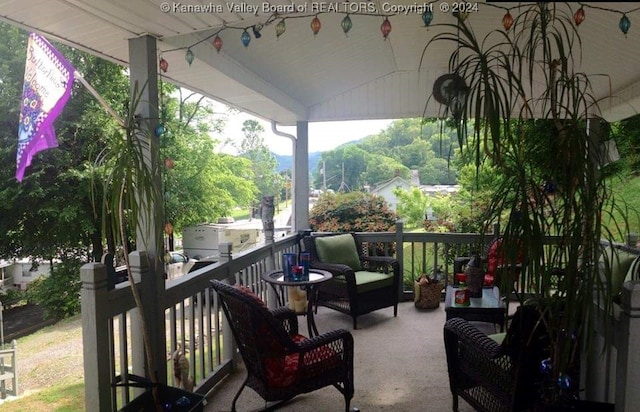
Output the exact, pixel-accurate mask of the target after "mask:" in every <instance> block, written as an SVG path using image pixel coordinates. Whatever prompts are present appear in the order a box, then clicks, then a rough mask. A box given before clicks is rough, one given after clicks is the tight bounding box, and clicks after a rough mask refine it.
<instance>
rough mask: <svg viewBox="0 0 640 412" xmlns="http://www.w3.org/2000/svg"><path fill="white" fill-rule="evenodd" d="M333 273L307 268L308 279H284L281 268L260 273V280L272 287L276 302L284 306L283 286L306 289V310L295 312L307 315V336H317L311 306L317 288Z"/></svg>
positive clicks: (313, 302) (314, 299) (316, 293)
mask: <svg viewBox="0 0 640 412" xmlns="http://www.w3.org/2000/svg"><path fill="white" fill-rule="evenodd" d="M332 277H333V275H332V274H331V272H327V271H326V270H319V269H310V270H309V279H304V280H289V279H285V277H284V274H283V272H282V270H273V271H271V272H265V273H263V274H262V280H264V281H265V282H267V283H268V284H270V285H271V287H272V288H273V291H274V292H275V293H276V296H277V298H278V304H279V305H280V306H284V305H285V304H286V302H285V293H284V290H285V287H296V286H299V287H301V288H303V289H305V290H306V291H307V310H306V312H296V313H297V314H298V315H306V316H307V329H308V331H309V337H310V338H312V337H314V336H318V335H319V333H318V328H317V327H316V321H315V319H314V316H313V306H314V304H315V301H316V297H317V295H318V288H319V286H320V285H321V284H322V282H326V281H327V280H329V279H331V278H332Z"/></svg>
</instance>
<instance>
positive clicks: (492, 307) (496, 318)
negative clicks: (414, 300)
mask: <svg viewBox="0 0 640 412" xmlns="http://www.w3.org/2000/svg"><path fill="white" fill-rule="evenodd" d="M456 289H457V287H455V286H451V285H449V286H447V294H446V296H445V299H444V311H445V313H446V314H447V320H448V319H451V318H462V319H465V320H468V321H477V322H489V323H493V324H497V325H500V332H503V331H504V324H505V321H506V316H507V307H506V305H505V303H504V301H503V300H502V299H501V297H500V290H499V289H498V287H497V286H494V287H492V288H491V287H490V288H483V289H482V297H481V298H471V299H469V300H470V302H471V303H470V305H469V306H462V305H457V304H456V303H455V296H454V292H455V290H456Z"/></svg>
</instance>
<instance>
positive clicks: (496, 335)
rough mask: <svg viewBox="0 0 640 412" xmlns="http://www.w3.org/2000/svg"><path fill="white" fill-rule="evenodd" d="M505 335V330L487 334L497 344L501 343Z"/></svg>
mask: <svg viewBox="0 0 640 412" xmlns="http://www.w3.org/2000/svg"><path fill="white" fill-rule="evenodd" d="M506 336H507V332H501V333H493V334H491V335H488V337H489V338H491V339H493V340H494V341H495V342H496V343H497V344H498V345H502V342H503V341H504V338H505V337H506Z"/></svg>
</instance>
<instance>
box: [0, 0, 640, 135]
mask: <svg viewBox="0 0 640 412" xmlns="http://www.w3.org/2000/svg"><path fill="white" fill-rule="evenodd" d="M441 3H444V2H440V1H436V2H434V4H433V6H434V9H433V14H434V20H433V23H432V24H436V23H453V22H454V17H453V16H452V15H451V13H443V12H441V11H440V10H439V7H440V4H441ZM165 4H166V5H168V7H169V9H170V11H169V12H163V11H162V5H165ZM265 4H270V5H273V6H275V5H288V4H290V2H289V1H287V0H273V1H271V2H263V1H261V0H243V1H236V2H235V3H233V2H232V1H231V0H226V1H225V0H213V1H211V2H208V1H205V0H186V1H184V2H181V3H180V2H172V1H163V0H0V19H1V20H4V21H6V22H8V23H10V24H14V25H18V26H20V27H23V28H25V29H28V30H32V31H36V32H39V33H42V34H43V35H45V36H46V37H48V38H49V39H52V40H57V41H60V42H63V43H66V44H69V45H71V46H75V47H78V48H80V49H83V50H86V51H88V52H91V53H93V54H96V55H99V56H101V57H103V58H106V59H108V60H111V61H114V62H117V63H120V64H123V65H127V64H128V60H129V55H128V43H127V40H128V39H130V38H134V37H138V36H141V35H144V34H149V35H152V36H154V37H156V38H157V39H158V48H159V51H160V52H161V53H162V55H163V57H164V58H165V59H166V60H167V61H168V62H169V71H168V72H167V73H166V74H165V75H164V76H165V77H166V78H167V79H168V80H170V81H171V82H173V83H175V84H177V85H182V86H184V87H187V88H189V89H191V90H194V91H197V92H200V93H202V94H204V95H206V96H209V97H211V98H213V99H216V100H219V101H222V102H225V103H227V104H229V105H231V106H234V107H237V108H239V109H241V110H243V111H246V112H249V113H252V114H254V115H257V116H259V117H262V118H265V119H270V120H276V121H278V122H279V123H281V124H293V123H295V121H297V120H308V121H329V120H353V119H376V118H377V119H385V118H403V117H419V116H422V115H423V114H426V115H427V116H436V115H437V114H438V112H439V111H440V110H441V108H440V107H439V105H438V104H436V103H435V102H434V101H433V99H431V100H429V98H430V95H431V90H432V85H433V82H434V80H435V79H436V78H437V77H438V76H439V75H441V74H444V73H446V72H447V62H448V58H449V55H450V54H451V51H452V45H450V44H438V45H436V46H434V47H430V48H429V50H428V53H427V55H426V57H425V60H424V62H423V64H422V67H421V68H420V57H421V55H422V50H423V48H424V46H425V45H426V43H427V42H428V41H429V39H431V38H432V37H433V35H435V34H436V33H438V32H439V31H440V28H438V27H429V28H427V27H424V25H423V24H422V21H421V16H420V13H408V14H406V15H405V14H396V15H393V16H391V17H390V18H389V20H390V22H391V24H392V31H391V34H390V35H389V38H388V39H387V40H386V41H385V40H383V38H382V35H381V33H380V25H381V23H382V21H383V17H382V16H375V17H374V16H368V15H358V14H356V13H353V14H351V16H350V17H351V19H352V21H353V28H352V30H351V31H350V32H349V34H348V36H345V34H344V33H343V32H342V29H341V27H340V22H341V20H342V18H343V17H344V14H343V13H321V14H320V15H319V18H320V20H321V22H322V28H321V30H320V32H319V33H318V35H317V36H315V37H314V35H313V34H312V32H311V29H310V26H309V24H310V21H311V19H312V18H313V14H314V13H315V10H313V9H312V5H313V4H314V3H312V2H311V1H308V2H305V1H300V0H294V1H293V4H295V5H297V6H299V7H306V11H305V12H303V13H299V14H295V13H294V14H283V16H287V17H295V16H306V17H301V18H288V19H287V20H286V32H285V33H284V34H283V35H282V36H281V37H280V39H277V38H276V34H275V26H276V24H277V22H278V21H279V19H269V17H270V16H271V15H272V12H270V11H267V12H265V11H264V10H263V5H265ZM315 4H322V5H325V6H327V5H334V6H337V7H340V10H345V3H342V2H339V3H327V2H317V3H315ZM349 4H351V7H356V6H358V7H372V5H375V12H379V13H381V14H390V13H385V12H384V11H385V8H384V7H385V6H389V5H393V6H396V5H414V4H416V3H414V2H413V1H411V0H390V1H383V0H374V1H371V2H361V3H357V2H352V3H349ZM427 4H428V2H427ZM447 4H448V5H451V4H452V2H449V3H447ZM493 4H494V5H495V4H496V3H493ZM497 4H499V5H500V6H504V7H507V6H508V7H515V6H517V4H518V3H502V2H500V3H497ZM586 4H589V3H586ZM593 4H594V5H597V6H600V7H603V6H604V7H606V8H608V9H614V10H619V11H631V10H633V9H636V8H637V7H638V6H640V3H624V2H620V3H599V4H596V3H593ZM187 5H199V6H202V7H204V8H205V9H206V8H216V7H217V8H219V12H204V11H203V12H200V13H195V12H181V7H185V6H187ZM232 5H235V6H238V7H244V8H245V9H244V10H246V9H247V8H248V6H253V7H257V8H258V12H257V14H252V13H249V12H244V11H240V12H231V11H230V10H229V7H231V6H232ZM305 5H306V6H305ZM354 5H356V6H354ZM418 5H420V6H422V3H418ZM578 6H579V5H578V4H577V3H574V4H572V5H571V7H572V8H574V10H575V8H577V7H578ZM478 9H479V11H478V12H475V13H471V14H470V16H469V19H471V20H472V21H473V27H474V28H475V29H476V31H477V34H478V36H479V37H483V34H482V31H484V32H487V31H489V30H491V29H494V28H498V27H500V26H501V20H502V16H503V15H504V14H505V10H504V9H499V8H496V7H492V6H491V5H489V4H487V3H483V2H480V3H478ZM367 10H371V9H367ZM367 10H365V11H367ZM585 11H586V20H585V21H584V23H582V25H581V26H580V28H579V30H580V33H581V35H582V41H583V53H582V61H581V63H580V70H581V71H582V72H584V73H587V74H590V75H594V77H593V78H592V80H593V82H594V95H595V96H596V97H597V98H599V99H602V101H601V103H600V110H601V115H602V116H603V117H604V118H605V119H607V120H609V121H614V120H619V119H622V118H625V117H629V116H632V115H634V114H636V113H639V112H640V69H639V67H640V30H639V29H638V27H637V26H636V25H637V24H638V22H640V19H638V18H637V17H640V12H633V13H630V14H629V15H628V16H629V18H630V20H631V22H632V26H631V30H630V31H629V33H628V35H627V36H625V35H623V34H622V33H621V32H620V30H619V28H618V22H619V20H620V17H621V14H618V13H612V12H609V11H605V10H601V9H597V8H586V9H585ZM511 13H512V14H513V15H514V16H515V15H516V13H517V8H513V9H512V12H511ZM267 21H270V24H267V25H266V26H265V27H264V29H263V30H262V37H261V38H259V39H256V38H254V37H253V34H252V33H251V43H250V45H249V47H248V48H245V47H244V46H243V45H242V43H241V41H240V35H241V34H242V30H236V29H230V28H227V29H225V30H223V31H222V32H221V33H220V37H221V38H222V40H223V42H224V45H223V47H222V50H221V52H220V53H216V51H215V49H214V48H213V46H212V44H211V40H212V38H208V37H209V36H212V34H214V33H215V32H217V31H218V30H220V29H221V28H223V27H225V25H226V27H249V26H252V25H254V24H257V23H265V22H267ZM249 32H251V30H249ZM205 39H206V40H205ZM198 41H202V42H201V43H199V44H197V45H196V46H194V47H193V48H192V50H193V52H194V54H195V61H194V62H193V64H192V65H191V66H190V67H189V66H188V64H187V63H186V62H185V59H184V55H185V50H184V49H181V50H175V49H177V48H182V47H184V48H186V47H188V46H191V45H194V44H195V43H197V42H198ZM596 75H597V76H596ZM428 100H429V105H428V106H427V108H426V113H425V104H426V103H427V101H428Z"/></svg>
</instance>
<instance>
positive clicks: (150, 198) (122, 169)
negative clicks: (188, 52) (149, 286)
mask: <svg viewBox="0 0 640 412" xmlns="http://www.w3.org/2000/svg"><path fill="white" fill-rule="evenodd" d="M141 96H142V90H139V88H138V85H137V83H136V84H135V85H134V88H133V91H132V99H131V101H130V103H129V110H128V113H127V115H126V117H125V118H124V119H118V120H119V123H120V128H118V129H117V130H115V131H114V132H113V133H112V134H111V135H110V136H108V138H107V142H106V145H105V147H104V149H103V150H102V152H101V153H100V154H99V155H98V157H97V159H96V161H95V168H96V170H97V173H94V176H99V178H97V179H94V184H93V187H94V191H93V192H94V193H96V194H101V195H102V196H101V197H100V196H99V195H96V198H95V199H94V204H95V203H96V202H98V201H99V202H100V203H99V204H100V205H101V206H100V207H101V208H102V211H101V213H102V217H103V219H102V230H103V233H105V234H106V233H110V234H112V235H113V237H114V238H115V240H116V241H117V242H119V243H120V246H121V247H122V250H123V252H124V253H123V255H124V256H123V258H124V261H125V265H126V268H127V274H128V276H129V279H130V285H131V291H132V295H133V298H134V300H135V303H136V306H137V308H138V309H139V310H140V312H141V313H142V312H143V310H142V309H143V302H142V300H141V297H140V293H139V291H138V287H137V286H136V283H135V280H134V278H133V274H132V272H131V265H130V262H129V253H130V252H131V246H130V245H131V244H132V240H131V239H132V238H133V237H134V236H135V237H136V238H137V239H138V240H140V239H142V240H143V241H144V240H145V239H151V238H153V239H156V240H155V241H156V242H158V244H155V245H138V246H144V248H145V249H147V250H155V251H157V252H158V253H159V252H160V251H161V250H162V238H161V237H159V236H157V234H158V233H161V225H162V219H159V218H158V216H159V213H158V208H160V207H162V202H161V199H162V198H161V190H160V185H159V181H160V179H159V176H160V173H161V172H160V168H159V162H158V161H157V159H152V157H153V156H157V155H156V154H154V153H155V152H156V151H157V147H154V146H155V144H154V142H153V136H152V134H151V133H150V128H149V125H148V124H146V122H147V121H148V120H147V119H143V118H141V117H140V116H138V115H137V114H136V110H137V108H138V107H139V104H140V99H141ZM99 197H100V198H99ZM136 235H137V236H136ZM160 257H161V256H155V259H159V258H160ZM153 263H155V262H153ZM149 266H152V265H151V264H150V265H149ZM141 318H142V329H143V330H142V334H143V341H144V350H145V357H146V367H147V376H148V377H149V379H151V381H152V382H153V383H157V382H156V376H155V373H154V371H155V367H154V360H153V356H152V349H151V342H150V334H149V331H148V327H147V325H146V322H145V321H144V316H141ZM154 388H155V385H154Z"/></svg>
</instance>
